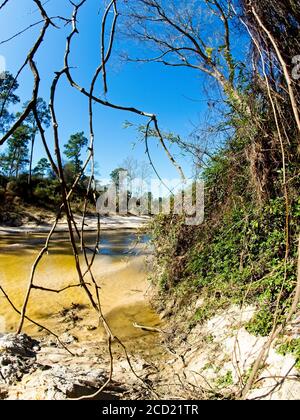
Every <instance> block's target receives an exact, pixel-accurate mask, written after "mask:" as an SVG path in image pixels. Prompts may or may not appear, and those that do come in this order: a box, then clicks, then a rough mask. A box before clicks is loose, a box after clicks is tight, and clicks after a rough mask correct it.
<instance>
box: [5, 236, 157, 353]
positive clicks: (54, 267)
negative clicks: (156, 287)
mask: <svg viewBox="0 0 300 420" xmlns="http://www.w3.org/2000/svg"><path fill="white" fill-rule="evenodd" d="M137 240H138V238H137V235H136V234H135V233H134V232H133V231H132V230H131V231H130V230H127V231H120V230H116V231H109V232H102V234H101V241H100V246H99V253H98V254H97V256H96V259H95V262H94V265H93V273H94V276H95V278H96V281H97V283H98V285H99V286H100V287H101V290H100V298H101V302H102V309H103V313H104V315H105V317H106V319H107V321H108V323H109V325H110V327H111V330H112V332H113V333H114V334H115V335H117V336H118V337H119V338H120V339H122V340H123V341H124V342H126V343H127V345H128V344H132V345H133V346H134V343H135V341H136V340H138V341H139V342H141V341H142V342H144V343H145V345H147V346H149V345H150V346H151V344H153V346H155V345H156V344H157V334H153V333H149V332H145V331H142V330H140V329H136V328H134V327H133V323H138V324H142V325H147V326H152V327H153V326H154V327H155V326H158V325H159V324H160V319H159V317H158V315H157V314H156V313H155V312H154V311H153V310H152V309H151V307H150V305H149V304H148V302H147V299H146V297H145V293H146V292H147V289H148V287H149V283H148V281H147V276H148V270H149V267H148V264H147V262H146V260H147V258H148V257H149V254H150V249H149V246H148V244H147V242H148V238H147V236H141V237H140V238H139V242H137ZM44 242H45V234H29V235H28V234H27V235H26V234H2V235H1V236H0V284H1V286H2V287H3V288H4V289H5V291H6V292H7V294H8V295H9V297H10V299H11V300H12V302H13V303H14V304H15V306H16V307H17V308H18V309H20V308H21V307H22V303H23V300H24V295H25V292H26V288H27V285H28V280H29V278H30V271H31V266H32V263H33V262H34V260H35V258H36V256H37V254H38V252H39V250H40V249H41V248H42V247H43V244H44ZM87 244H88V245H89V246H91V247H92V246H93V245H94V244H95V234H88V236H87ZM90 256H91V254H90ZM81 265H82V269H83V271H85V268H86V265H85V263H84V260H83V258H81ZM86 279H87V281H89V277H88V276H87V278H86ZM34 283H35V284H36V285H39V286H42V287H47V288H51V289H61V288H63V287H66V286H68V285H70V284H76V283H78V278H77V274H76V270H75V267H74V257H73V254H72V250H71V247H70V244H69V243H68V237H67V234H66V233H56V234H55V235H54V236H53V240H52V241H51V245H50V247H49V253H48V254H47V255H45V256H44V258H43V260H42V261H41V263H40V264H39V266H38V269H37V271H36V276H35V281H34ZM27 315H28V316H29V317H30V318H32V319H34V320H35V321H37V322H39V323H41V324H42V325H44V326H45V327H48V328H50V329H51V330H53V331H54V332H55V333H56V334H58V335H60V334H62V333H64V332H65V331H68V332H69V333H71V334H73V335H74V336H75V337H77V338H78V339H79V340H80V341H89V340H95V337H96V336H98V337H99V336H100V337H101V338H102V339H103V340H104V339H105V332H104V330H103V328H102V326H99V323H98V319H97V315H96V313H95V312H94V310H93V309H91V307H90V304H89V301H88V299H87V297H86V295H85V292H84V291H83V290H82V289H81V288H71V289H68V290H66V291H64V292H62V293H59V294H57V293H52V292H45V291H41V290H32V293H31V297H30V301H29V306H28V312H27ZM1 319H2V322H1V323H0V328H2V330H3V329H4V332H11V331H15V330H16V326H17V323H18V320H19V315H18V314H16V313H15V312H14V311H13V310H12V308H11V307H10V305H9V304H8V302H7V300H6V299H5V298H4V297H3V295H1V294H0V320H1ZM3 321H4V322H3ZM1 324H2V325H1ZM24 331H25V332H27V333H29V334H31V335H33V336H39V335H43V334H45V332H44V331H41V330H40V329H38V328H37V327H36V326H33V325H32V324H30V323H29V322H26V323H25V328H24ZM0 332H2V331H0Z"/></svg>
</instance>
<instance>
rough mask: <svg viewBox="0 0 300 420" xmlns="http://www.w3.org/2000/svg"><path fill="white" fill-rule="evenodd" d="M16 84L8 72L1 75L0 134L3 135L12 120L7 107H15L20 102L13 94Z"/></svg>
mask: <svg viewBox="0 0 300 420" xmlns="http://www.w3.org/2000/svg"><path fill="white" fill-rule="evenodd" d="M18 87H19V85H18V82H17V81H16V80H15V79H14V77H13V75H12V74H11V73H9V72H5V74H4V75H3V74H1V77H0V133H4V132H5V131H6V130H7V128H8V126H9V125H10V124H11V122H12V121H13V120H14V116H13V114H11V113H10V112H9V105H15V104H16V103H18V102H20V99H19V97H18V96H17V95H16V94H15V91H16V90H17V89H18Z"/></svg>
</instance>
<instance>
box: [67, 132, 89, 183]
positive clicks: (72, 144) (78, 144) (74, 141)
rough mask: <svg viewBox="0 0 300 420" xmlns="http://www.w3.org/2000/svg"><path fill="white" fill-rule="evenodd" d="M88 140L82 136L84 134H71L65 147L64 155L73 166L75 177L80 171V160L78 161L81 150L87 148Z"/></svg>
mask: <svg viewBox="0 0 300 420" xmlns="http://www.w3.org/2000/svg"><path fill="white" fill-rule="evenodd" d="M87 144H88V139H87V138H86V137H85V136H84V132H83V131H82V132H80V133H75V134H72V135H71V137H70V139H69V141H68V143H67V144H66V145H65V151H64V153H65V155H66V157H67V158H68V159H69V160H70V162H71V163H72V164H73V166H74V172H75V175H78V174H79V173H80V171H81V167H82V160H81V159H80V156H81V153H82V149H83V148H84V147H85V146H87Z"/></svg>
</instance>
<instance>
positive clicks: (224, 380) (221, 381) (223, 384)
mask: <svg viewBox="0 0 300 420" xmlns="http://www.w3.org/2000/svg"><path fill="white" fill-rule="evenodd" d="M232 384H233V377H232V372H231V371H230V370H229V371H228V372H226V373H225V375H223V376H220V377H219V378H218V380H217V386H218V387H220V388H227V387H229V386H230V385H232Z"/></svg>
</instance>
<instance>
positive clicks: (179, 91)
mask: <svg viewBox="0 0 300 420" xmlns="http://www.w3.org/2000/svg"><path fill="white" fill-rule="evenodd" d="M45 8H46V9H47V13H48V15H49V16H55V15H58V14H60V15H65V16H68V17H69V16H70V15H71V7H70V4H69V2H68V1H67V0H59V1H58V0H50V1H48V2H47V3H46V4H45ZM98 10H99V1H97V0H90V1H88V2H87V4H86V5H85V6H84V7H83V8H82V10H81V12H80V15H79V23H78V26H79V30H80V36H79V37H77V38H76V41H75V40H74V44H73V50H72V51H73V52H72V55H71V59H70V62H71V64H72V65H74V66H76V68H75V69H74V70H73V76H74V79H75V80H77V81H78V82H79V83H80V84H81V85H83V86H86V87H88V86H89V80H90V78H91V76H92V74H93V73H94V69H95V68H96V67H97V65H98V64H99V59H100V58H99V29H100V23H101V15H99V14H98V13H97V12H98ZM38 20H40V15H39V13H38V12H37V11H36V7H35V6H34V3H33V2H32V0H22V1H20V0H10V2H9V3H8V5H7V6H6V8H5V9H4V10H3V11H1V12H0V42H1V41H3V40H5V39H7V38H8V37H9V36H11V35H13V34H14V33H16V32H18V31H19V30H20V29H23V28H25V27H27V26H28V25H29V24H32V23H34V22H36V21H38ZM58 24H59V25H60V26H62V29H60V30H57V29H55V28H51V29H50V31H49V33H48V35H47V36H46V39H45V42H44V43H43V45H42V47H41V49H40V51H39V52H38V54H37V55H36V60H35V61H36V63H37V65H38V67H39V69H40V73H41V78H42V82H41V89H40V96H41V97H43V98H44V99H45V100H46V102H48V101H49V86H50V82H51V80H52V78H53V75H54V71H57V70H59V69H61V68H62V66H63V54H64V49H65V37H66V34H68V33H69V30H70V27H69V26H68V27H66V28H64V27H63V24H61V23H60V22H58ZM40 28H41V25H38V26H36V27H34V28H32V29H30V30H29V31H27V32H26V33H25V34H23V35H22V36H19V37H17V38H15V39H14V40H12V41H10V42H9V43H4V44H0V55H2V56H4V57H5V59H6V67H7V70H9V71H11V72H12V73H13V74H15V73H16V71H17V70H18V68H19V67H20V65H21V64H22V62H23V61H24V59H25V57H26V54H27V51H28V49H29V48H30V46H31V45H32V42H33V40H34V39H35V38H36V37H37V35H38V33H39V30H40ZM124 48H126V43H125V42H123V45H121V44H120V42H118V43H117V44H116V47H115V51H114V54H113V57H112V60H111V62H110V65H109V67H108V83H109V85H108V86H109V92H108V96H107V98H108V99H109V100H110V101H111V102H115V103H118V104H122V105H126V106H127V105H128V106H134V107H137V108H140V109H141V110H144V111H146V112H151V113H155V114H157V116H158V120H159V124H160V126H161V128H162V129H163V130H166V131H168V130H170V131H172V132H174V133H178V134H180V135H182V136H187V135H188V134H189V133H190V132H191V131H192V130H193V128H194V125H197V124H199V122H200V121H202V120H204V119H205V116H206V114H207V111H208V108H207V102H206V96H205V94H204V90H203V86H205V84H206V82H207V80H206V78H205V77H203V76H202V75H201V73H200V72H197V71H194V70H190V69H184V68H175V69H174V68H170V67H165V66H162V65H160V64H155V63H153V64H137V63H124V62H122V61H121V60H120V58H119V55H118V51H120V50H121V49H124ZM132 48H133V47H132V46H131V47H130V50H129V52H130V53H133V54H134V51H133V50H132ZM19 83H20V89H19V92H18V94H19V96H20V98H21V100H22V102H24V101H26V100H28V99H29V98H30V95H31V88H32V76H31V73H30V71H28V70H26V71H25V72H24V73H23V74H22V76H21V77H20V79H19ZM96 92H97V94H102V86H101V83H99V84H98V86H97V90H96ZM56 103H57V115H58V120H59V132H60V140H61V143H62V144H63V143H65V142H66V141H67V140H68V138H69V136H70V135H71V134H72V133H74V132H78V131H84V132H85V133H86V135H87V136H88V113H87V107H88V101H87V99H86V98H85V97H84V96H82V95H81V94H80V93H79V92H77V91H76V90H74V89H72V88H71V87H70V86H69V84H68V83H67V82H66V81H65V80H64V79H63V80H62V82H61V83H60V85H59V90H58V93H57V100H56ZM94 116H95V134H96V138H95V158H96V161H97V162H98V164H99V172H100V175H101V177H104V178H105V177H108V175H109V174H110V172H111V171H112V170H113V169H114V168H115V167H117V166H118V165H119V164H120V163H121V162H122V160H123V159H124V158H126V157H127V156H129V155H132V156H134V157H135V158H136V159H138V160H140V161H146V160H147V157H146V155H145V147H144V144H143V143H141V142H137V138H138V136H137V134H136V132H135V130H134V129H126V130H125V129H124V128H123V123H124V121H126V120H129V121H131V122H133V123H137V124H143V123H145V122H146V120H145V119H144V118H142V117H137V116H135V115H133V114H130V113H125V112H120V111H116V110H112V109H108V108H104V107H101V106H98V105H96V106H95V113H94ZM47 138H48V142H49V144H50V147H51V145H52V142H53V139H52V136H51V130H48V131H47ZM150 148H151V153H152V156H153V160H154V161H155V165H156V166H157V169H158V171H159V173H160V175H161V176H162V177H166V178H171V177H177V172H176V171H175V170H174V168H173V167H172V165H171V164H170V162H169V161H168V159H167V158H166V157H165V155H164V153H163V152H162V150H161V149H160V148H159V147H158V145H157V144H156V142H155V140H153V141H152V140H151V144H150ZM173 152H174V153H175V155H176V156H177V157H178V159H179V161H180V163H181V165H182V166H183V168H184V170H185V173H186V175H187V176H190V175H191V170H190V169H191V165H190V161H189V160H188V159H187V158H182V157H180V156H179V155H178V150H176V149H173ZM42 156H44V152H43V148H42V145H41V144H40V143H39V142H38V143H37V147H36V150H35V155H34V161H35V162H36V161H37V160H38V159H39V158H40V157H42Z"/></svg>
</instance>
